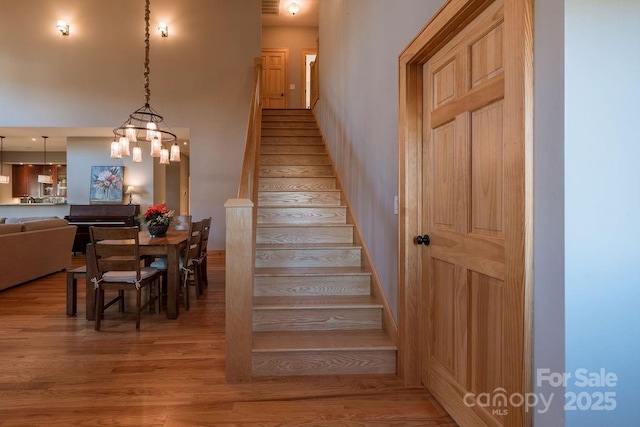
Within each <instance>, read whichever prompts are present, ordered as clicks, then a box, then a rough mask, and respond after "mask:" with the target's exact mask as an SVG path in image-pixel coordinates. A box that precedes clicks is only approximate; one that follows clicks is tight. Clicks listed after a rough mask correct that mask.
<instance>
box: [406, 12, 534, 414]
mask: <svg viewBox="0 0 640 427" xmlns="http://www.w3.org/2000/svg"><path fill="white" fill-rule="evenodd" d="M491 3H493V0H449V1H448V2H447V3H446V4H445V5H444V6H442V8H441V9H440V10H439V11H438V12H437V13H436V14H435V15H434V17H433V18H432V19H431V21H429V23H428V24H427V25H426V27H424V29H423V30H422V31H421V32H420V33H419V34H418V35H417V36H416V38H415V39H414V40H413V41H412V42H411V43H410V44H409V46H407V48H406V49H405V50H404V51H403V52H402V53H401V55H400V58H399V67H400V75H399V90H400V93H399V116H398V139H399V153H398V154H399V157H398V160H399V177H398V179H399V189H398V191H399V193H398V194H399V203H400V206H399V208H400V211H399V229H398V238H399V242H398V253H399V254H398V332H399V335H398V340H399V342H398V376H399V377H400V378H401V379H402V380H403V382H404V384H405V385H407V386H420V385H421V378H420V373H421V371H422V368H423V366H422V364H423V361H424V360H425V358H424V355H423V354H422V348H421V342H422V338H421V334H423V333H424V331H423V326H422V325H424V324H425V322H426V321H427V319H424V318H423V317H424V316H423V314H422V313H423V306H422V302H423V298H422V289H421V288H422V275H423V272H422V271H421V270H422V262H421V260H422V255H421V252H422V251H421V250H420V248H421V246H418V245H416V244H415V243H414V238H415V236H418V235H420V234H422V233H423V230H421V221H422V194H421V190H422V123H423V117H422V114H423V108H422V93H423V92H422V89H423V82H422V78H423V77H422V66H423V64H424V63H425V62H426V61H427V60H428V59H429V58H430V57H431V56H432V55H433V54H435V53H436V52H437V51H438V50H439V49H440V48H441V47H443V46H444V45H445V44H446V43H447V42H448V41H449V40H451V39H452V38H453V37H454V36H455V35H456V34H457V32H458V31H459V29H461V28H463V27H465V26H466V25H467V24H468V23H470V22H471V21H472V20H473V19H474V18H475V17H476V16H478V15H479V14H480V13H481V12H482V11H483V10H484V9H486V7H487V6H488V5H490V4H491ZM504 16H505V30H504V31H505V34H504V40H505V44H504V48H505V51H504V61H505V62H504V68H505V97H504V103H505V105H504V110H505V112H506V113H505V118H506V119H507V120H505V122H507V123H512V124H513V125H511V126H506V127H505V133H504V140H505V141H511V142H512V143H508V144H505V164H506V165H507V166H506V171H507V172H506V173H507V175H506V176H505V181H504V182H505V194H506V197H505V204H509V205H510V207H509V209H514V211H515V212H518V213H519V214H518V218H519V219H518V221H512V222H507V224H505V227H506V237H505V255H506V260H507V261H509V260H511V261H512V263H511V264H517V265H519V266H520V267H521V268H518V269H507V271H505V281H506V282H509V281H511V282H512V283H513V281H517V283H521V284H522V286H521V287H520V289H522V294H521V295H514V294H513V293H507V294H506V295H505V296H506V298H507V300H508V301H511V302H512V304H510V305H509V307H515V310H517V312H521V313H523V316H522V318H521V319H518V321H517V322H513V324H509V325H506V326H507V327H506V329H505V334H507V335H508V336H509V337H510V339H512V340H515V341H514V342H515V347H516V349H517V350H515V351H514V353H507V354H506V358H505V359H506V360H507V361H508V363H509V366H508V367H509V370H510V371H511V372H519V373H522V374H521V375H518V376H515V375H512V376H510V377H509V378H507V379H506V384H505V388H506V389H507V390H519V391H520V392H521V393H526V392H530V391H531V390H532V388H533V384H532V369H533V368H532V359H533V352H532V336H533V326H532V325H533V240H532V238H533V0H504ZM509 164H512V165H517V168H512V169H520V168H521V170H523V171H524V174H523V176H515V175H514V176H509V170H510V168H509V166H508V165H509ZM512 175H513V174H512ZM427 273H428V272H424V274H427ZM505 314H506V318H513V316H512V315H511V316H510V315H509V313H508V312H507V313H505ZM458 403H459V402H458ZM523 412H524V411H523ZM531 412H532V411H528V412H526V413H524V415H523V416H524V418H525V419H524V420H523V425H531Z"/></svg>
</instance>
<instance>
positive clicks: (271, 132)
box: [262, 128, 321, 136]
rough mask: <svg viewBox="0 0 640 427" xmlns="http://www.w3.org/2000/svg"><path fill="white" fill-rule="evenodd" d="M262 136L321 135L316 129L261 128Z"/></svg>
mask: <svg viewBox="0 0 640 427" xmlns="http://www.w3.org/2000/svg"><path fill="white" fill-rule="evenodd" d="M262 136H321V134H320V130H318V129H293V128H283V129H262Z"/></svg>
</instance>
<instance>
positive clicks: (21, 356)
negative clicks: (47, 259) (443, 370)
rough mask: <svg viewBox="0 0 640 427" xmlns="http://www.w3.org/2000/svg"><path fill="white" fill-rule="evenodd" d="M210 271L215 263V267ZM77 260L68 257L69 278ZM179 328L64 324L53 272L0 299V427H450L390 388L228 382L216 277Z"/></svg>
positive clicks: (380, 381)
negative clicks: (70, 263) (71, 263)
mask: <svg viewBox="0 0 640 427" xmlns="http://www.w3.org/2000/svg"><path fill="white" fill-rule="evenodd" d="M214 261H215V259H214ZM82 264H84V259H83V258H82V257H81V256H79V257H74V267H75V266H79V265H82ZM209 267H210V268H209V271H208V276H209V287H208V288H207V289H205V293H204V295H203V296H202V297H201V298H200V299H199V300H195V299H192V304H191V310H190V311H188V312H185V311H181V312H180V316H179V317H178V319H177V320H168V319H167V318H166V317H165V313H164V312H163V313H162V314H152V313H145V314H144V315H143V317H142V322H141V329H140V331H139V332H136V329H135V320H134V317H133V314H125V315H123V316H121V315H119V314H117V312H116V311H115V307H113V308H111V309H109V310H108V311H107V314H106V316H105V320H104V321H103V324H102V330H101V331H100V332H96V331H94V330H93V322H89V321H86V320H85V318H84V314H85V309H84V303H85V298H84V286H83V283H84V282H83V280H81V283H80V284H79V286H78V288H79V289H78V316H77V317H67V316H66V314H65V313H66V312H65V297H66V274H65V272H60V273H56V274H53V275H51V276H48V277H46V278H43V279H40V280H37V281H33V282H31V283H28V284H25V285H21V286H18V287H15V288H12V289H8V290H5V291H2V292H0V426H2V427H10V426H11V427H14V426H29V427H31V426H47V427H55V426H65V427H67V426H79V425H82V426H455V423H454V422H453V420H452V419H451V418H450V417H449V416H448V415H447V414H446V412H445V411H444V410H443V409H442V407H441V406H440V405H439V404H438V403H437V402H436V401H435V400H434V399H433V397H432V396H431V395H430V394H428V393H427V392H425V391H424V390H422V389H404V388H403V387H402V385H401V383H400V382H399V381H398V380H397V379H396V378H395V377H394V376H383V377H381V376H330V377H309V376H306V377H295V378H261V379H258V380H255V381H252V382H248V383H229V382H227V381H226V380H225V377H224V365H225V360H224V330H225V328H224V266H223V265H220V264H218V265H216V264H215V263H210V265H209Z"/></svg>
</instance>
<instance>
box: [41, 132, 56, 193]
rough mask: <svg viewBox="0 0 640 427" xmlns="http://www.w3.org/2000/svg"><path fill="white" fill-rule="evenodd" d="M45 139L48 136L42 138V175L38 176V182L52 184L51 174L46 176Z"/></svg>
mask: <svg viewBox="0 0 640 427" xmlns="http://www.w3.org/2000/svg"><path fill="white" fill-rule="evenodd" d="M47 138H49V137H48V136H43V137H42V139H43V140H44V170H43V173H44V175H38V182H39V183H41V184H53V176H52V175H51V174H49V175H47V174H46V173H47Z"/></svg>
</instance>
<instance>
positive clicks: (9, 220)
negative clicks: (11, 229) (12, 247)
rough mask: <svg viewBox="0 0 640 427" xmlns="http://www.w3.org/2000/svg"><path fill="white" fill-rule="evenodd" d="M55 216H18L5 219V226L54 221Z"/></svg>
mask: <svg viewBox="0 0 640 427" xmlns="http://www.w3.org/2000/svg"><path fill="white" fill-rule="evenodd" d="M54 218H58V217H57V216H19V217H15V218H7V219H6V220H5V222H4V223H5V224H24V223H25V222H33V221H42V220H43V219H54Z"/></svg>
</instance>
